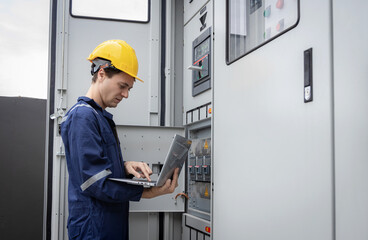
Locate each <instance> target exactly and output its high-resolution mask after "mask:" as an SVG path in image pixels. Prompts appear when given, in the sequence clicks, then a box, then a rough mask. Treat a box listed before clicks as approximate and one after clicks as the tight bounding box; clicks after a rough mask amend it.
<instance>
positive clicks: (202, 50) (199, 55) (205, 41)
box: [191, 28, 211, 97]
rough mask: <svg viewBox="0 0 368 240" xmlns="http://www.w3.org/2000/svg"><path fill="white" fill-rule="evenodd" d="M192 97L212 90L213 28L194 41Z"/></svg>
mask: <svg viewBox="0 0 368 240" xmlns="http://www.w3.org/2000/svg"><path fill="white" fill-rule="evenodd" d="M191 69H192V70H193V73H192V79H193V85H192V96H193V97H194V96H196V95H198V94H200V93H202V92H204V91H206V90H207V89H210V88H211V28H208V29H207V30H206V31H204V32H203V33H202V34H201V35H200V36H199V37H198V38H196V39H195V40H194V41H193V63H192V67H191Z"/></svg>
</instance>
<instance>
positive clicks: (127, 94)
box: [121, 90, 129, 98]
mask: <svg viewBox="0 0 368 240" xmlns="http://www.w3.org/2000/svg"><path fill="white" fill-rule="evenodd" d="M121 96H122V97H123V98H128V97H129V90H123V91H122V92H121Z"/></svg>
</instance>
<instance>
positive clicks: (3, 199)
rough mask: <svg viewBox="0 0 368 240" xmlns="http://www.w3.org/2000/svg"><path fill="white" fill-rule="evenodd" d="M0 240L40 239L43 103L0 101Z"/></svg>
mask: <svg viewBox="0 0 368 240" xmlns="http://www.w3.org/2000/svg"><path fill="white" fill-rule="evenodd" d="M0 112H1V115H0V152H1V158H0V182H1V187H0V193H1V195H0V239H6V240H12V239H14V240H17V239H42V224H43V222H42V217H43V215H42V212H43V195H44V193H43V188H44V185H43V180H44V179H43V177H44V164H45V161H44V159H45V132H46V100H44V99H32V98H21V97H0Z"/></svg>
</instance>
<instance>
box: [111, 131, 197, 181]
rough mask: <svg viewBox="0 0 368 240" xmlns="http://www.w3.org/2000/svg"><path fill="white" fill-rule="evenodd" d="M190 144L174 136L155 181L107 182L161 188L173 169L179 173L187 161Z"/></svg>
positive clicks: (126, 179)
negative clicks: (176, 169) (177, 169)
mask: <svg viewBox="0 0 368 240" xmlns="http://www.w3.org/2000/svg"><path fill="white" fill-rule="evenodd" d="M191 144H192V141H190V140H189V139H187V138H184V137H182V136H180V135H178V134H175V136H174V139H173V141H172V142H171V146H170V149H169V151H168V153H167V155H166V159H165V162H164V165H163V167H162V170H161V172H160V174H159V176H158V179H157V181H148V180H147V179H128V178H109V180H113V181H118V182H125V183H129V184H134V185H143V186H149V187H153V186H157V187H161V186H162V185H164V184H165V182H166V180H167V179H169V178H171V177H172V175H173V173H174V171H175V168H179V173H180V171H181V168H182V167H183V165H184V162H185V159H187V157H188V151H189V148H190V146H191Z"/></svg>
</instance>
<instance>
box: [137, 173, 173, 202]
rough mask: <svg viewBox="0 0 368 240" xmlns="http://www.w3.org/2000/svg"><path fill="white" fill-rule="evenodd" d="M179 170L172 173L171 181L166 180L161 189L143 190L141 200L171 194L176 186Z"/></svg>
mask: <svg viewBox="0 0 368 240" xmlns="http://www.w3.org/2000/svg"><path fill="white" fill-rule="evenodd" d="M178 177H179V168H176V169H175V171H174V175H173V179H172V180H171V179H168V180H166V182H165V184H164V185H163V186H161V187H151V188H145V189H144V190H143V194H142V198H154V197H158V196H161V195H165V194H169V193H173V192H174V191H175V188H176V187H177V186H178Z"/></svg>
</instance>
